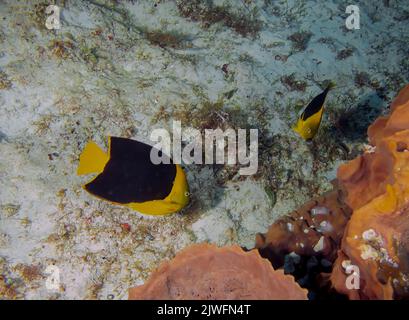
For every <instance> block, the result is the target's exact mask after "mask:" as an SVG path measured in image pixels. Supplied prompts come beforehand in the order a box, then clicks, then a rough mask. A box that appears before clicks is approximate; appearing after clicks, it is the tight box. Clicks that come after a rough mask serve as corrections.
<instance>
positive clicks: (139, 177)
mask: <svg viewBox="0 0 409 320" xmlns="http://www.w3.org/2000/svg"><path fill="white" fill-rule="evenodd" d="M108 139H109V140H108V143H109V149H108V153H105V152H104V151H103V150H102V149H101V148H100V147H99V146H98V145H97V144H96V143H95V142H93V141H90V142H88V143H87V145H86V146H85V148H84V150H83V152H82V154H81V155H80V162H79V166H78V169H77V174H78V175H84V174H90V173H95V174H98V175H97V176H96V177H95V178H94V179H92V180H91V181H90V182H88V183H87V184H86V185H84V189H85V190H86V191H88V192H89V193H91V194H92V195H94V196H96V197H98V198H100V199H103V200H107V201H110V202H113V203H116V204H119V205H124V206H127V207H129V208H132V209H134V210H136V211H139V212H141V213H144V214H150V215H166V214H170V213H174V212H177V211H179V210H181V209H182V208H183V207H184V206H186V205H187V203H188V202H189V195H188V190H189V188H188V184H187V181H186V176H185V173H184V171H183V169H182V168H181V167H180V166H179V165H178V164H174V163H173V162H172V161H170V163H169V164H164V163H161V164H153V163H152V161H151V159H150V152H151V149H152V148H153V147H152V146H150V145H147V144H145V143H142V142H139V141H135V140H131V139H126V138H118V137H109V138H108ZM170 160H171V159H170Z"/></svg>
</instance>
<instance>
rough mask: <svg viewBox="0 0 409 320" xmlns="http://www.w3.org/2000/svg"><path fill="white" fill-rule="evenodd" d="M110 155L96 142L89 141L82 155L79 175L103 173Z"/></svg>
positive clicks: (78, 170)
mask: <svg viewBox="0 0 409 320" xmlns="http://www.w3.org/2000/svg"><path fill="white" fill-rule="evenodd" d="M108 160H109V156H108V154H107V153H105V152H104V151H103V150H102V149H101V148H100V147H99V146H98V145H97V144H96V143H95V142H93V141H89V142H88V143H87V145H86V146H85V148H84V150H83V151H82V153H81V155H80V163H79V165H78V169H77V175H84V174H90V173H101V172H102V171H103V170H104V168H105V165H106V164H107V162H108Z"/></svg>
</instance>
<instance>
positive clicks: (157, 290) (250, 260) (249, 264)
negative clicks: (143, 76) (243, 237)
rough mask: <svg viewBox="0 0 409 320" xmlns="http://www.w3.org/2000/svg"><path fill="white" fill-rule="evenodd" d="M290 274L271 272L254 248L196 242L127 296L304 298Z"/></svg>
mask: <svg viewBox="0 0 409 320" xmlns="http://www.w3.org/2000/svg"><path fill="white" fill-rule="evenodd" d="M306 297H307V291H306V290H304V289H301V288H300V286H299V285H298V284H297V283H296V282H295V281H294V279H293V277H292V276H288V275H284V273H283V272H282V271H275V270H274V269H273V268H272V266H271V264H270V263H269V261H268V260H265V259H263V258H261V257H260V255H259V253H258V252H257V251H256V250H252V251H249V252H245V251H243V250H242V249H241V248H240V247H238V246H232V247H223V248H218V247H216V246H214V245H209V244H199V245H193V246H190V247H188V248H187V249H185V250H183V251H182V252H180V253H178V254H177V255H176V257H175V258H174V259H173V260H171V261H170V262H166V263H164V264H163V265H162V266H161V267H160V268H159V269H158V270H157V271H155V272H154V273H153V274H152V275H151V277H150V279H149V280H148V281H147V282H146V283H145V284H144V285H142V286H139V287H135V288H132V289H130V290H129V299H131V300H133V299H306Z"/></svg>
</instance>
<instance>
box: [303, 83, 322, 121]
mask: <svg viewBox="0 0 409 320" xmlns="http://www.w3.org/2000/svg"><path fill="white" fill-rule="evenodd" d="M328 91H329V89H328V88H327V89H325V90H324V91H323V92H322V93H320V94H319V95H318V96H316V97H315V98H314V99H312V101H311V102H310V103H309V104H308V106H307V107H306V108H305V110H304V112H303V113H302V115H301V119H302V120H304V121H305V120H307V119H308V118H309V117H311V116H313V115H314V114H316V113H317V112H318V111H320V109H321V107H322V105H323V104H324V102H325V98H326V97H327V93H328Z"/></svg>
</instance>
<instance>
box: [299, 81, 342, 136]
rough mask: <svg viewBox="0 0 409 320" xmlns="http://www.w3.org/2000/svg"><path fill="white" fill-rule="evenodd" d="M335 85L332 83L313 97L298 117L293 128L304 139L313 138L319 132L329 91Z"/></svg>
mask: <svg viewBox="0 0 409 320" xmlns="http://www.w3.org/2000/svg"><path fill="white" fill-rule="evenodd" d="M334 86H335V84H334V83H330V84H329V85H328V86H327V88H326V89H325V90H324V91H323V92H322V93H320V94H319V95H318V96H316V97H315V98H314V99H312V101H311V102H310V103H309V104H308V106H307V107H306V108H305V109H304V111H303V112H302V113H301V115H300V117H299V118H298V121H297V124H296V125H295V126H294V127H293V130H294V131H295V132H297V133H298V134H299V135H300V136H301V137H302V138H303V139H304V140H307V141H308V140H311V139H312V138H314V136H315V135H316V134H317V131H318V129H319V127H320V124H321V119H322V114H323V112H324V103H325V98H326V97H327V94H328V91H329V90H331V89H332V88H333V87H334Z"/></svg>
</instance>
